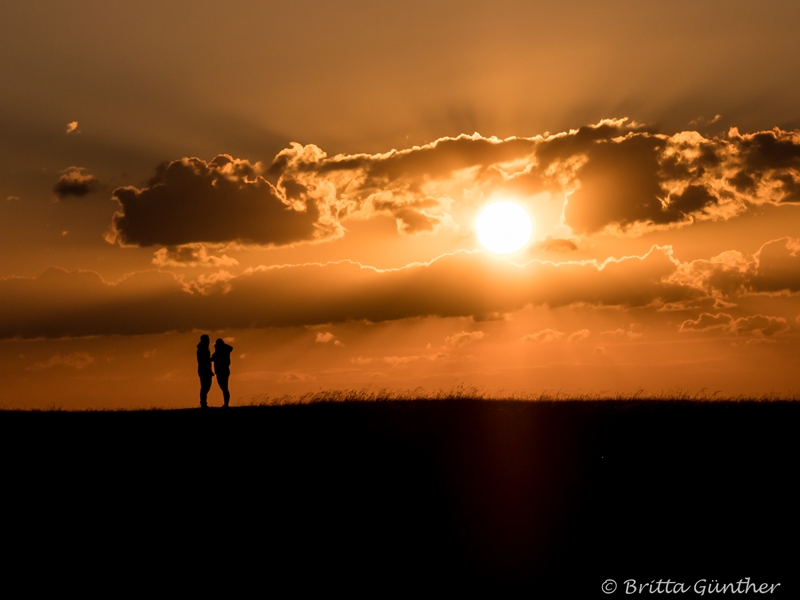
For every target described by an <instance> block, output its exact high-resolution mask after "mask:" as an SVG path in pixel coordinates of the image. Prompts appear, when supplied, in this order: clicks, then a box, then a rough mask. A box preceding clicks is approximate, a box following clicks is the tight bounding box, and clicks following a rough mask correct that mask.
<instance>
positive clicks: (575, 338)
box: [567, 329, 592, 342]
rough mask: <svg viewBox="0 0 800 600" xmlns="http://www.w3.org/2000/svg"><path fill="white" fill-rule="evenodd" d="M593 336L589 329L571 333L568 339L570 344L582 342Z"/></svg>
mask: <svg viewBox="0 0 800 600" xmlns="http://www.w3.org/2000/svg"><path fill="white" fill-rule="evenodd" d="M591 334H592V332H591V331H589V330H588V329H579V330H578V331H575V332H573V333H571V334H570V335H569V337H567V341H568V342H579V341H581V340H585V339H586V338H588V337H589V336H590V335H591Z"/></svg>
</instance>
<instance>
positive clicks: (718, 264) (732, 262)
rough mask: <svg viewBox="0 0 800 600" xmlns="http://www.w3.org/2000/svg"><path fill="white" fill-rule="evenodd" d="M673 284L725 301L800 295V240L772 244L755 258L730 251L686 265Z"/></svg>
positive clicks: (780, 240) (781, 239) (767, 244)
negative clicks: (758, 295) (755, 295)
mask: <svg viewBox="0 0 800 600" xmlns="http://www.w3.org/2000/svg"><path fill="white" fill-rule="evenodd" d="M669 280H670V281H672V282H674V283H681V284H684V285H690V286H693V287H696V288H698V289H702V290H704V291H705V292H707V293H709V294H711V295H714V296H722V297H728V296H735V295H739V294H751V293H776V292H790V293H796V292H800V238H791V237H783V238H779V239H775V240H770V241H769V242H767V243H765V244H764V245H763V246H761V248H759V250H758V252H756V253H755V254H754V255H752V256H746V255H744V254H742V253H741V252H737V251H728V252H723V253H721V254H719V255H717V256H715V257H713V258H711V259H708V260H695V261H692V262H690V263H685V264H683V265H681V266H680V267H679V268H678V270H677V271H676V272H675V274H673V275H672V276H671V277H670V278H669Z"/></svg>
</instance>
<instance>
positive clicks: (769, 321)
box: [680, 313, 789, 337]
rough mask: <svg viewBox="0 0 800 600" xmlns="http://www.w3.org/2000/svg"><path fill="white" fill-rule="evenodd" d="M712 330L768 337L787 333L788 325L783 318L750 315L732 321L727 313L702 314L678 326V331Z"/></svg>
mask: <svg viewBox="0 0 800 600" xmlns="http://www.w3.org/2000/svg"><path fill="white" fill-rule="evenodd" d="M712 330H719V331H722V332H725V333H734V334H738V335H753V336H759V337H765V336H766V337H768V336H771V335H775V334H776V333H783V332H785V331H788V330H789V325H788V324H787V323H786V319H784V318H783V317H771V316H765V315H751V316H747V317H740V318H738V319H734V318H733V317H732V316H731V315H729V314H727V313H718V314H716V315H713V314H711V313H703V314H701V315H700V316H699V317H698V318H697V319H689V320H687V321H684V322H683V323H681V326H680V331H712Z"/></svg>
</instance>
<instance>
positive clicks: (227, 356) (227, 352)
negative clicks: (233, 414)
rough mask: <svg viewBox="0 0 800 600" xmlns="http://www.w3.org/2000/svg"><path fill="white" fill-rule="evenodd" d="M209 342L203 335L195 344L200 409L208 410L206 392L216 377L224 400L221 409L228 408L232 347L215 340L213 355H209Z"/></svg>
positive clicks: (222, 341) (218, 339) (220, 340)
mask: <svg viewBox="0 0 800 600" xmlns="http://www.w3.org/2000/svg"><path fill="white" fill-rule="evenodd" d="M210 344H211V340H210V339H209V337H208V336H207V335H205V334H203V335H201V336H200V343H199V344H197V374H198V375H199V376H200V408H208V392H209V390H210V389H211V379H212V378H213V377H214V375H216V376H217V383H218V384H219V389H221V390H222V398H223V400H224V402H225V403H224V404H223V405H222V407H223V408H227V407H228V403H229V402H230V401H231V393H230V391H229V390H228V379H229V378H230V376H231V352H233V346H229V345H228V344H226V343H225V341H224V340H222V339H220V338H217V341H216V342H214V354H211V350H210V349H209V345H210ZM212 362H213V363H214V370H213V371H212V370H211V363H212Z"/></svg>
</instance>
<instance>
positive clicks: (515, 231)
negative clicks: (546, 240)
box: [475, 201, 533, 254]
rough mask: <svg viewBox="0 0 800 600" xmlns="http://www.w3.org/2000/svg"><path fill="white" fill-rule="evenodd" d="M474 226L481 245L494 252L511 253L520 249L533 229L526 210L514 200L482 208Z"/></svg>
mask: <svg viewBox="0 0 800 600" xmlns="http://www.w3.org/2000/svg"><path fill="white" fill-rule="evenodd" d="M475 227H476V228H477V230H478V239H479V240H480V242H481V244H483V247H484V248H486V249H487V250H489V251H490V252H494V253H495V254H511V253H512V252H516V251H517V250H520V249H522V247H523V246H525V244H527V243H528V240H529V239H530V237H531V232H532V231H533V225H532V224H531V218H530V217H529V216H528V213H527V211H526V210H525V209H524V208H522V207H521V206H520V205H519V204H517V203H516V202H507V201H506V202H496V203H494V204H490V205H489V206H487V207H486V208H484V209H483V211H482V212H481V214H480V216H478V220H477V221H476V222H475Z"/></svg>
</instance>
